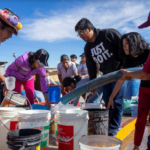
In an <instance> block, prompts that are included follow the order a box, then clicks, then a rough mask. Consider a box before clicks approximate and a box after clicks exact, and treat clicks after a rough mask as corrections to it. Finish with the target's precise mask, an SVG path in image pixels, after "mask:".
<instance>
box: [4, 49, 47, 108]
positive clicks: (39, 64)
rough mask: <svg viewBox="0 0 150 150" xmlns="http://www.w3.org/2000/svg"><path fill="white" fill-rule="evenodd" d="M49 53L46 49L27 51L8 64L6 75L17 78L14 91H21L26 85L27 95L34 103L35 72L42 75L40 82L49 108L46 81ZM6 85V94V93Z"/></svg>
mask: <svg viewBox="0 0 150 150" xmlns="http://www.w3.org/2000/svg"><path fill="white" fill-rule="evenodd" d="M48 58H49V54H48V52H47V51H46V50H44V49H39V50H37V51H36V52H34V53H33V52H26V53H24V54H23V55H21V56H20V57H18V58H17V59H16V60H15V61H14V62H13V63H12V64H11V65H9V66H8V68H7V70H6V73H5V77H7V76H13V77H15V78H16V85H15V89H14V91H16V92H18V93H21V85H23V86H24V89H25V92H26V96H27V98H28V99H29V101H30V103H31V104H34V78H33V76H34V75H35V74H39V75H40V84H41V89H42V92H43V94H44V96H45V100H46V105H47V107H48V108H49V102H48V89H47V83H46V69H45V66H48V63H47V61H48ZM6 91H7V89H6V87H5V89H4V94H6Z"/></svg>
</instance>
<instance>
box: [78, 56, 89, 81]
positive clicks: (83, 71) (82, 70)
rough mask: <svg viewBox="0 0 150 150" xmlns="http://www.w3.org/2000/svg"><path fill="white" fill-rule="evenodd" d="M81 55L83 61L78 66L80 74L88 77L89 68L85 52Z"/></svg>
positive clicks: (82, 76)
mask: <svg viewBox="0 0 150 150" xmlns="http://www.w3.org/2000/svg"><path fill="white" fill-rule="evenodd" d="M80 57H81V63H80V65H79V67H78V74H79V75H80V76H81V78H87V77H89V74H88V70H87V66H86V57H85V54H84V53H82V54H81V55H80Z"/></svg>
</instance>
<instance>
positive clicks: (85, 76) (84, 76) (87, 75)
mask: <svg viewBox="0 0 150 150" xmlns="http://www.w3.org/2000/svg"><path fill="white" fill-rule="evenodd" d="M81 77H82V78H87V77H89V74H86V75H83V76H81Z"/></svg>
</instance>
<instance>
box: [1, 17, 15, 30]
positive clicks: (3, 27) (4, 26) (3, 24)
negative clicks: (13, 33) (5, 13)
mask: <svg viewBox="0 0 150 150" xmlns="http://www.w3.org/2000/svg"><path fill="white" fill-rule="evenodd" d="M0 22H1V23H2V25H1V26H0V28H1V29H5V28H6V27H11V26H10V25H8V24H7V23H6V22H5V21H3V19H1V18H0ZM11 28H13V27H11Z"/></svg>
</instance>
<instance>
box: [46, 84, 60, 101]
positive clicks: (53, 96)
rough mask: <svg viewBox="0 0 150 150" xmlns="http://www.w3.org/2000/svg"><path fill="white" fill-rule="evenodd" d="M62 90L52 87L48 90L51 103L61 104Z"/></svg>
mask: <svg viewBox="0 0 150 150" xmlns="http://www.w3.org/2000/svg"><path fill="white" fill-rule="evenodd" d="M60 94H61V89H60V86H50V87H49V88H48V99H49V102H60Z"/></svg>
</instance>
